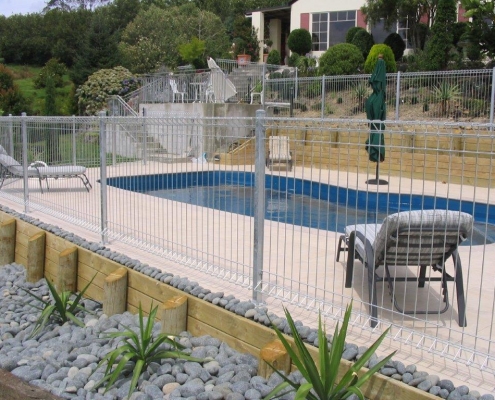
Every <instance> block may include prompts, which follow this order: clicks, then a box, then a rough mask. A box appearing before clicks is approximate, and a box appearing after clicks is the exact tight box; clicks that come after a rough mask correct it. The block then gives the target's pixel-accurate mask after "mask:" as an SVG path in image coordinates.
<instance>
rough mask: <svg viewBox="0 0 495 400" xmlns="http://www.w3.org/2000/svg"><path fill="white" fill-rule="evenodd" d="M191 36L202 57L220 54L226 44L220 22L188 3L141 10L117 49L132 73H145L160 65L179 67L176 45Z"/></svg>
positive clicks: (225, 34) (228, 45)
mask: <svg viewBox="0 0 495 400" xmlns="http://www.w3.org/2000/svg"><path fill="white" fill-rule="evenodd" d="M193 37H196V38H198V40H202V41H204V42H205V55H209V56H211V57H213V58H215V57H218V56H220V55H222V54H224V53H225V52H226V51H227V50H228V48H229V47H230V41H229V37H228V35H227V33H226V32H225V29H224V28H223V26H222V23H221V21H220V19H219V18H218V17H217V16H216V15H214V14H212V13H210V12H207V11H201V10H199V9H198V8H197V7H195V6H194V5H192V4H187V5H185V6H182V7H171V8H168V9H166V10H163V9H160V8H158V7H156V6H154V5H153V6H151V7H150V8H149V9H147V10H146V9H142V10H141V11H140V12H139V13H138V15H137V16H136V18H135V19H134V20H133V21H132V22H131V23H130V24H129V25H128V26H127V27H126V29H125V30H124V32H123V33H122V40H121V42H120V44H119V50H120V52H121V54H122V57H123V60H124V65H125V66H126V67H127V68H129V69H130V70H131V71H133V72H135V73H149V72H153V71H155V70H156V69H157V68H159V67H161V66H162V65H166V66H170V67H175V66H178V65H179V62H180V54H179V46H180V45H181V44H184V43H188V42H190V41H191V39H192V38H193Z"/></svg>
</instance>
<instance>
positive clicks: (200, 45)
mask: <svg viewBox="0 0 495 400" xmlns="http://www.w3.org/2000/svg"><path fill="white" fill-rule="evenodd" d="M179 53H180V56H181V58H182V59H183V60H184V61H185V62H187V63H189V64H192V65H193V66H194V68H196V69H200V68H205V66H206V61H205V60H206V58H205V42H204V40H199V39H198V38H197V37H193V38H192V39H191V41H190V42H189V43H184V44H182V45H180V46H179Z"/></svg>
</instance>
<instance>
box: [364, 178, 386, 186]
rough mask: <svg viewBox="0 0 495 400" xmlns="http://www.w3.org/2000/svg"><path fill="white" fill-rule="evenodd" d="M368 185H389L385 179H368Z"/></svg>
mask: <svg viewBox="0 0 495 400" xmlns="http://www.w3.org/2000/svg"><path fill="white" fill-rule="evenodd" d="M366 183H367V184H368V185H388V182H387V181H386V180H384V179H368V180H367V181H366Z"/></svg>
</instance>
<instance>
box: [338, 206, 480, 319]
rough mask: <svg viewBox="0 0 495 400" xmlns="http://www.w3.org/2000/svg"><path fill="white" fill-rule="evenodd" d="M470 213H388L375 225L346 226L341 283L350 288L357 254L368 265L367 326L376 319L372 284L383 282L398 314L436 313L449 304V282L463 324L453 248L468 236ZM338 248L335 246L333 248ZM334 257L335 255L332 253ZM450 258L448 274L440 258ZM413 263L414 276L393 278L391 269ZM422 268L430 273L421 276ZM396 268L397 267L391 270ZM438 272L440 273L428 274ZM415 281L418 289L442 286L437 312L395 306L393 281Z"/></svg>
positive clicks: (456, 256)
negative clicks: (416, 273) (451, 271)
mask: <svg viewBox="0 0 495 400" xmlns="http://www.w3.org/2000/svg"><path fill="white" fill-rule="evenodd" d="M472 225H473V217H472V216H471V215H469V214H467V213H464V212H460V211H446V210H420V211H405V212H399V213H396V214H391V215H389V216H388V217H386V218H385V219H384V220H383V223H381V224H360V225H350V226H347V227H346V235H345V236H344V237H341V240H340V243H339V249H340V248H341V247H342V246H341V244H342V241H345V240H346V238H347V239H348V240H347V244H348V246H347V250H348V258H347V268H346V278H345V287H346V288H350V287H351V286H352V276H353V269H354V258H358V259H359V260H360V261H362V262H363V264H364V266H365V267H366V268H367V269H368V289H369V304H370V305H369V313H370V316H371V320H370V325H371V327H375V326H376V325H377V323H378V320H377V316H378V314H377V311H378V306H377V294H376V283H377V282H384V281H386V282H387V283H388V286H389V292H390V295H391V297H392V299H393V303H394V306H395V308H396V309H397V310H398V311H399V312H400V313H403V314H438V313H444V312H446V311H447V310H448V308H449V297H448V288H447V282H448V281H453V282H455V288H456V294H457V308H458V314H459V326H461V327H463V326H466V324H467V321H466V303H465V298H464V284H463V280H462V265H461V259H460V257H459V253H458V250H457V249H458V246H459V245H460V243H461V242H463V241H464V240H466V239H467V238H468V237H469V234H470V232H471V229H472ZM339 252H340V250H339ZM337 256H338V254H337ZM450 257H451V258H452V261H453V263H454V274H453V276H452V275H449V274H448V273H447V272H446V267H445V262H446V261H447V260H448V259H449V258H450ZM381 265H383V266H384V273H385V276H378V274H377V273H376V269H377V268H378V267H379V266H381ZM408 266H418V267H419V276H409V277H408V276H407V275H408V274H409V275H410V274H411V273H410V271H406V276H405V277H396V274H395V273H392V272H391V269H392V268H398V267H408ZM427 267H431V269H432V271H430V272H429V273H428V274H427ZM395 272H397V271H395ZM432 272H439V273H440V276H432ZM396 281H398V282H407V281H415V282H417V283H418V287H420V288H423V287H424V286H425V282H427V281H437V282H438V281H439V282H441V287H442V296H443V299H442V300H443V302H444V303H445V305H444V307H443V309H441V310H439V308H440V307H437V309H435V310H430V311H428V310H416V309H415V308H416V307H414V309H413V310H405V309H403V308H401V307H400V306H399V304H398V301H397V299H396V296H395V291H394V282H396Z"/></svg>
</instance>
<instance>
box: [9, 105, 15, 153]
mask: <svg viewBox="0 0 495 400" xmlns="http://www.w3.org/2000/svg"><path fill="white" fill-rule="evenodd" d="M9 140H10V143H9V150H10V156H11V157H14V158H15V154H14V121H12V114H9Z"/></svg>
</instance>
